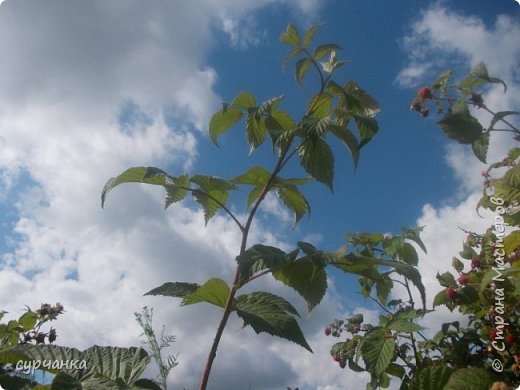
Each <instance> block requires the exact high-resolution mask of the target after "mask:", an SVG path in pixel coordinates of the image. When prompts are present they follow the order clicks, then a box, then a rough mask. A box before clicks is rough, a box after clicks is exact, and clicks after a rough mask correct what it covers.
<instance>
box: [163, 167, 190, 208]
mask: <svg viewBox="0 0 520 390" xmlns="http://www.w3.org/2000/svg"><path fill="white" fill-rule="evenodd" d="M188 188H190V176H189V175H188V174H186V175H182V176H179V177H174V178H173V180H172V183H168V184H165V185H164V189H165V190H166V199H165V203H164V208H165V209H166V208H168V207H169V206H170V205H172V204H173V203H176V202H180V201H181V200H183V199H184V198H185V197H186V194H187V193H188Z"/></svg>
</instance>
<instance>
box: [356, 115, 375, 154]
mask: <svg viewBox="0 0 520 390" xmlns="http://www.w3.org/2000/svg"><path fill="white" fill-rule="evenodd" d="M353 117H354V121H355V122H356V126H357V128H358V129H359V135H360V137H361V142H360V143H359V149H361V148H362V147H363V146H364V145H366V144H367V143H368V142H370V141H371V140H372V138H374V136H375V135H376V134H377V131H378V130H379V125H378V124H377V121H376V120H375V119H374V118H371V117H367V116H362V115H358V114H353Z"/></svg>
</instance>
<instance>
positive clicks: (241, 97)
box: [232, 91, 256, 111]
mask: <svg viewBox="0 0 520 390" xmlns="http://www.w3.org/2000/svg"><path fill="white" fill-rule="evenodd" d="M232 104H234V105H236V106H238V107H239V108H241V109H242V110H244V111H247V110H249V109H250V108H252V107H255V106H256V98H255V95H253V94H252V93H251V92H248V91H244V92H240V93H239V94H238V95H237V96H235V98H234V99H233V102H232Z"/></svg>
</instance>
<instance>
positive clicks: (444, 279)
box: [437, 271, 457, 287]
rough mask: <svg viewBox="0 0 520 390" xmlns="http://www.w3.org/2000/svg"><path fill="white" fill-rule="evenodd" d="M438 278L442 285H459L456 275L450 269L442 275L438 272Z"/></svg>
mask: <svg viewBox="0 0 520 390" xmlns="http://www.w3.org/2000/svg"><path fill="white" fill-rule="evenodd" d="M437 280H438V281H439V284H440V285H441V286H442V287H455V286H456V285H457V282H456V280H455V277H454V276H453V275H452V274H451V273H449V272H448V271H446V272H444V273H443V274H442V275H441V274H439V273H437Z"/></svg>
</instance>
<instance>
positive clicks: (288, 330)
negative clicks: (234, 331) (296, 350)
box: [236, 291, 312, 352]
mask: <svg viewBox="0 0 520 390" xmlns="http://www.w3.org/2000/svg"><path fill="white" fill-rule="evenodd" d="M236 310H237V314H238V316H239V317H240V318H241V319H242V320H243V321H244V326H248V325H249V326H251V327H252V328H253V329H254V330H255V332H256V333H260V332H266V333H269V334H270V335H273V336H278V337H281V338H284V339H286V340H289V341H292V342H294V343H296V344H298V345H300V346H302V347H303V348H305V349H307V350H308V351H309V352H312V349H311V347H310V346H309V344H308V343H307V341H306V340H305V337H304V335H303V333H302V331H301V329H300V326H299V325H298V322H297V321H296V319H295V318H294V316H298V312H297V311H296V309H295V308H294V307H293V306H292V305H291V304H290V303H289V302H287V301H286V300H285V299H283V298H282V297H279V296H276V295H274V294H270V293H267V292H263V291H261V292H253V293H251V294H246V295H241V296H239V297H237V298H236Z"/></svg>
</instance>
